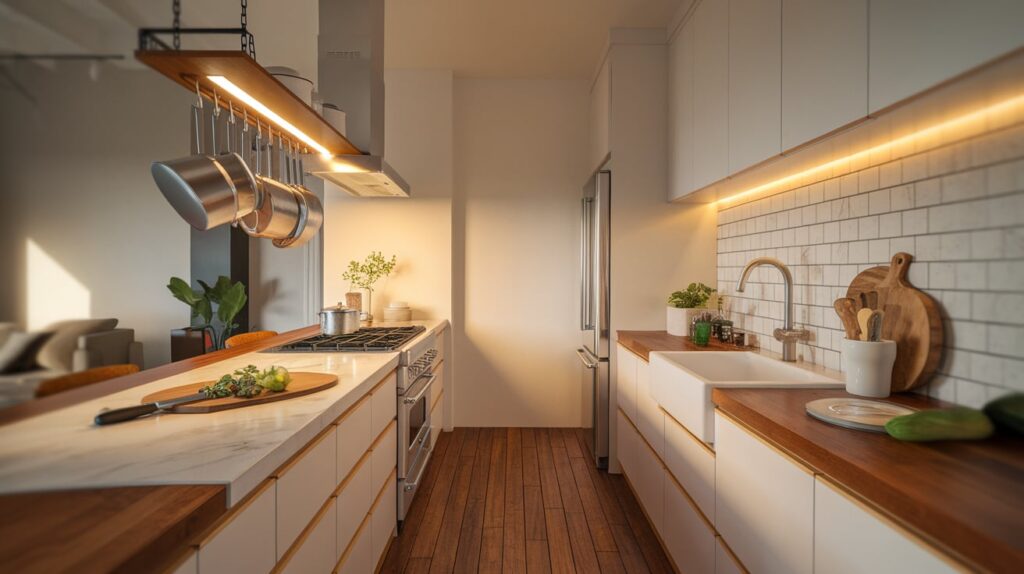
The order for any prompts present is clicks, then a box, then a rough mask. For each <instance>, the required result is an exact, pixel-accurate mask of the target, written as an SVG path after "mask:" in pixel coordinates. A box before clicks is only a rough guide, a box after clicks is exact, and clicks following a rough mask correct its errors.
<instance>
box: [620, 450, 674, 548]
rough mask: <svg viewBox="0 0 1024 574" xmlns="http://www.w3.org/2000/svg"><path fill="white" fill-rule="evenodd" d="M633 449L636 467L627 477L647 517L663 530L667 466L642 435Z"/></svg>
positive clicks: (658, 528)
mask: <svg viewBox="0 0 1024 574" xmlns="http://www.w3.org/2000/svg"><path fill="white" fill-rule="evenodd" d="M633 450H634V455H633V456H634V457H635V462H636V464H635V465H634V467H635V469H634V470H632V471H630V472H628V474H627V477H628V478H629V482H630V484H632V485H633V489H634V490H635V491H636V496H637V499H639V501H640V505H641V506H643V508H644V511H645V512H646V513H647V518H648V519H649V520H650V521H651V524H652V525H653V526H654V529H655V530H656V531H658V532H662V531H664V520H663V519H664V513H665V467H664V466H662V465H661V461H660V460H658V456H657V455H656V454H655V453H654V451H653V450H652V449H651V447H650V446H648V444H647V443H646V442H645V441H644V440H643V438H642V437H641V436H640V435H637V439H636V444H635V445H634V446H633Z"/></svg>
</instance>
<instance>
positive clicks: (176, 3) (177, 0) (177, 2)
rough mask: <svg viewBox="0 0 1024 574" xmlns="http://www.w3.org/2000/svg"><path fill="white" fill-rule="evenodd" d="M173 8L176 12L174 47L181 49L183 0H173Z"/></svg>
mask: <svg viewBox="0 0 1024 574" xmlns="http://www.w3.org/2000/svg"><path fill="white" fill-rule="evenodd" d="M171 10H172V11H173V13H174V49H175V50H180V49H181V0H173V1H172V3H171Z"/></svg>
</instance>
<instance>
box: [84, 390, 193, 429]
mask: <svg viewBox="0 0 1024 574" xmlns="http://www.w3.org/2000/svg"><path fill="white" fill-rule="evenodd" d="M208 398H210V397H209V396H207V395H206V393H196V394H194V395H185V396H183V397H175V398H173V399H167V400H164V401H155V402H152V403H143V404H141V405H135V406H133V407H124V408H120V409H112V410H109V411H103V412H101V413H100V414H98V415H96V418H94V419H93V422H94V423H96V424H97V425H109V424H113V423H120V422H124V421H130V420H133V419H137V418H139V417H143V416H146V415H148V414H152V413H155V412H157V411H168V410H170V409H173V408H174V407H176V406H178V405H183V404H185V403H194V402H196V401H202V400H206V399H208Z"/></svg>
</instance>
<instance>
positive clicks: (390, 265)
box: [341, 251, 398, 321]
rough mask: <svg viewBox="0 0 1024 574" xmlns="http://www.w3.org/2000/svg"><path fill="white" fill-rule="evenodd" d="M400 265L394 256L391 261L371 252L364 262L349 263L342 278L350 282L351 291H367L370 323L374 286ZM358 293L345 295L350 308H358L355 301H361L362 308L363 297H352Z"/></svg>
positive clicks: (369, 319) (370, 319) (367, 312)
mask: <svg viewBox="0 0 1024 574" xmlns="http://www.w3.org/2000/svg"><path fill="white" fill-rule="evenodd" d="M397 264H398V259H397V258H396V256H394V255H392V256H391V259H387V258H385V257H384V255H383V254H381V252H380V251H371V252H370V254H369V255H367V256H366V259H364V260H363V261H361V262H360V261H354V260H353V261H349V262H348V270H347V271H345V272H344V273H342V274H341V278H342V279H344V280H345V281H348V284H349V290H350V291H355V288H356V287H358V288H360V289H365V290H366V314H365V318H366V320H368V321H372V320H373V288H374V285H375V284H376V283H377V281H379V280H380V279H382V278H384V277H387V276H388V275H390V274H391V272H392V271H394V270H395V265H397ZM355 294H356V293H351V292H350V293H347V294H346V295H345V299H346V302H347V304H348V306H349V307H356V306H357V305H355V304H354V303H355V301H359V305H358V307H359V308H360V309H361V308H362V296H361V294H360V297H358V298H356V297H352V295H355Z"/></svg>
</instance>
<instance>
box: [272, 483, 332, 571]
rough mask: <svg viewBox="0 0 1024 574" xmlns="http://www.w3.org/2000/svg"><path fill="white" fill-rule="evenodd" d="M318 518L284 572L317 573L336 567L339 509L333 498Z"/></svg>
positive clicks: (283, 569) (285, 566)
mask: <svg viewBox="0 0 1024 574" xmlns="http://www.w3.org/2000/svg"><path fill="white" fill-rule="evenodd" d="M318 518H319V520H318V522H317V523H316V524H314V525H313V529H312V530H310V531H309V532H308V534H307V536H306V537H305V538H304V539H302V540H301V542H300V546H298V548H296V550H295V553H294V554H292V555H291V558H290V559H289V560H288V563H287V564H285V565H284V568H282V569H281V573H282V574H315V573H318V572H330V571H331V569H333V568H334V565H335V564H336V563H337V561H338V553H337V551H336V549H335V546H334V543H335V539H334V530H335V528H336V521H337V511H336V510H335V508H334V499H333V498H332V499H331V502H330V504H328V505H327V508H326V509H325V510H324V512H323V513H321V514H320V515H319V516H318Z"/></svg>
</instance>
